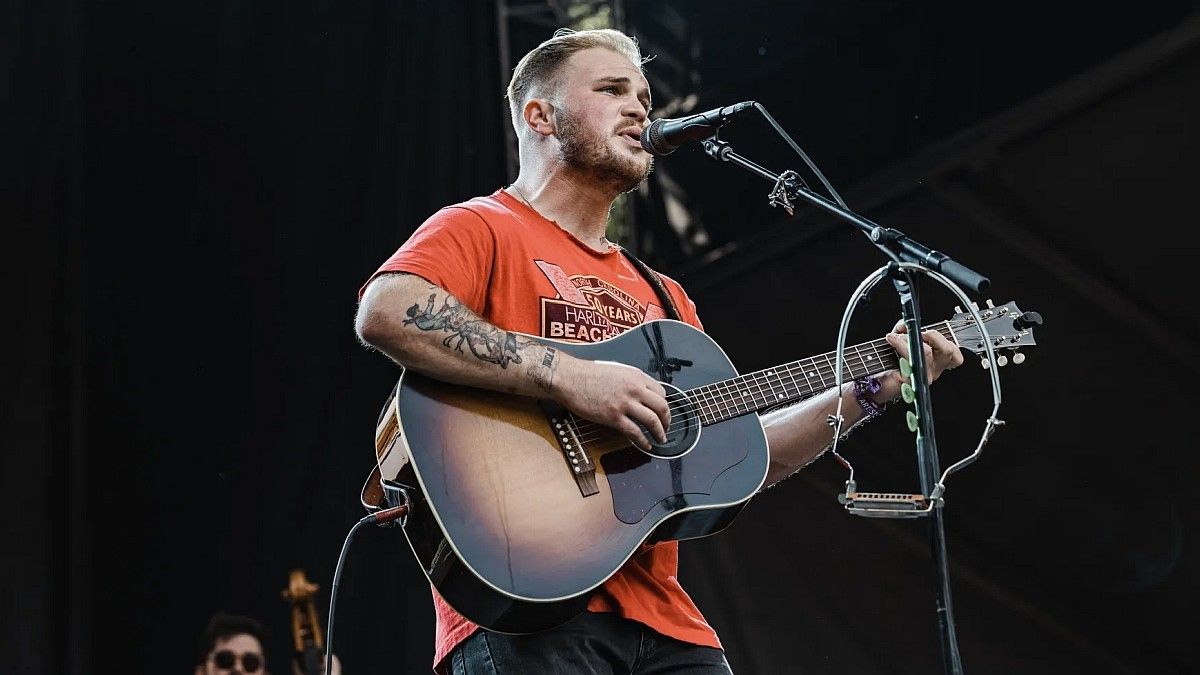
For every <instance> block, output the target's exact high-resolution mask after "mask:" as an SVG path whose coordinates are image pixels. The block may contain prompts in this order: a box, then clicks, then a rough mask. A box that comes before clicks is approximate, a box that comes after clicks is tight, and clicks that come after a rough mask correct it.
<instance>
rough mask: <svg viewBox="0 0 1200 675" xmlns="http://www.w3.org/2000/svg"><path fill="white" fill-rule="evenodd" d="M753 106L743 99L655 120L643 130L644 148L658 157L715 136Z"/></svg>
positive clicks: (750, 102)
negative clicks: (706, 109)
mask: <svg viewBox="0 0 1200 675" xmlns="http://www.w3.org/2000/svg"><path fill="white" fill-rule="evenodd" d="M754 105H755V103H754V101H744V102H742V103H735V104H733V105H730V106H725V107H724V108H713V109H712V110H709V111H708V112H702V113H700V114H698V115H690V116H688V117H681V118H679V119H667V118H660V119H656V120H654V121H653V122H651V123H650V124H649V125H647V126H646V128H645V129H642V149H643V150H645V151H646V152H648V153H650V154H652V155H655V156H658V157H662V156H664V155H669V154H671V153H672V152H675V149H676V148H678V147H679V146H681V145H683V144H684V143H687V142H689V141H698V140H700V139H703V138H708V137H709V136H712V135H713V134H715V133H717V129H720V128H721V127H723V126H725V123H726V122H728V121H729V120H730V119H732V118H733V117H734V116H735V115H737V114H738V113H740V112H742V111H743V110H747V109H748V108H752V107H754Z"/></svg>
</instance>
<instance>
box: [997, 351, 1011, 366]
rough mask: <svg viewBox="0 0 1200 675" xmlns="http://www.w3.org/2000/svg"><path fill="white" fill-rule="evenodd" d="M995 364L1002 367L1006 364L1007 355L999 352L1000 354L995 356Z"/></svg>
mask: <svg viewBox="0 0 1200 675" xmlns="http://www.w3.org/2000/svg"><path fill="white" fill-rule="evenodd" d="M996 365H998V366H1000V367H1001V368H1003V367H1004V366H1007V365H1008V357H1007V356H1005V355H1003V354H1001V355H1000V356H997V357H996Z"/></svg>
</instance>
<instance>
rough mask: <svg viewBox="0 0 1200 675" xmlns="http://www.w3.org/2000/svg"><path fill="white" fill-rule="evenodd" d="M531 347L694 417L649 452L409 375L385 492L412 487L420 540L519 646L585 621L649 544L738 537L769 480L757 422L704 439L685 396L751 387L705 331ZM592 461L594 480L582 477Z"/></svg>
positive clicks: (477, 611)
mask: <svg viewBox="0 0 1200 675" xmlns="http://www.w3.org/2000/svg"><path fill="white" fill-rule="evenodd" d="M532 339H535V340H539V341H541V342H544V343H547V344H553V345H554V347H555V348H556V349H559V350H562V351H564V352H567V353H569V354H571V355H573V356H577V357H579V358H585V359H592V360H600V361H616V362H619V363H624V364H627V365H630V366H634V367H636V368H639V369H641V370H643V371H644V372H646V373H647V374H649V375H650V376H651V377H654V378H655V379H656V380H659V381H660V382H664V383H665V384H666V385H668V390H669V392H668V393H669V396H668V399H669V400H670V399H671V398H672V396H670V394H672V393H674V394H675V396H674V398H675V401H676V403H678V402H683V405H678V406H677V409H676V411H675V414H676V416H675V417H674V418H673V420H672V425H671V426H672V429H671V431H673V432H674V433H673V435H672V439H671V440H669V441H668V443H667V444H666V445H665V446H656V447H655V448H654V449H652V451H651V453H646V452H643V451H641V450H639V449H637V448H636V447H634V446H632V445H631V444H629V442H628V441H627V440H625V439H623V438H622V437H620V436H619V434H617V432H615V431H612V430H609V429H607V428H604V427H599V426H598V425H595V424H592V423H590V422H587V421H586V420H580V419H575V418H573V417H572V416H570V415H569V414H568V413H567V412H566V411H564V410H562V409H559V408H556V407H555V406H554V405H553V404H550V403H548V402H545V401H538V400H535V399H531V398H526V397H521V396H512V395H504V394H499V393H496V392H492V391H487V390H483V389H476V388H470V387H462V386H457V385H451V384H446V383H443V382H440V381H438V380H434V379H432V378H429V377H425V376H422V375H420V374H417V373H414V372H411V371H407V372H405V373H404V374H403V375H402V377H401V380H400V383H399V385H398V387H397V390H396V392H395V394H394V401H389V406H388V407H392V406H394V409H395V413H396V414H395V419H396V420H397V421H398V426H397V428H396V429H395V433H394V434H392V438H391V439H390V440H388V442H386V443H382V444H380V445H379V446H378V447H377V452H378V453H379V456H378V459H379V460H380V468H381V469H382V475H383V477H384V478H390V479H392V482H394V483H399V484H402V485H406V487H407V488H408V492H409V498H410V512H409V515H408V519H407V521H406V523H405V525H404V532H405V536H406V537H407V538H408V541H409V544H410V545H411V547H412V549H413V553H414V554H415V556H416V558H417V560H418V561H419V562H420V564H421V565H422V567H423V569H424V571H425V573H426V574H427V575H428V577H429V580H430V582H431V583H432V584H433V586H434V587H435V588H436V589H437V591H438V593H440V594H441V595H442V597H443V598H444V599H445V600H446V601H447V602H448V603H449V604H450V605H451V606H452V607H454V609H455V610H457V611H458V612H459V613H461V614H462V615H463V616H465V617H467V618H468V619H470V620H471V621H474V622H475V623H478V624H480V625H482V626H484V627H486V628H488V629H491V630H495V631H500V632H506V633H529V632H535V631H539V630H545V629H548V628H552V627H554V626H557V625H560V624H562V623H565V622H566V621H569V620H570V619H571V618H573V617H575V616H576V615H578V614H580V613H581V612H583V611H584V610H585V608H586V606H587V603H588V599H589V597H590V591H592V590H593V589H594V588H596V587H597V586H599V585H600V584H602V583H603V582H604V581H605V580H606V579H608V578H609V577H610V576H612V575H613V574H614V573H615V572H616V571H617V570H618V569H619V568H620V567H621V566H622V565H623V564H624V563H625V561H627V560H628V559H629V558H630V556H631V555H633V554H634V553H635V552H637V551H638V550H639V548H640V547H641V546H642V545H643V543H654V542H658V541H664V540H674V539H688V538H694V537H703V536H706V535H709V534H713V533H714V532H717V531H719V530H721V529H723V528H724V527H726V526H727V525H729V524H730V522H732V520H733V518H734V517H735V516H736V515H737V513H738V512H739V511H740V510H741V509H742V507H743V506H744V505H745V503H746V501H747V500H748V499H749V498H750V497H751V496H753V495H754V494H755V492H757V491H758V489H759V488H760V487H761V486H762V483H763V481H764V479H765V477H766V472H767V460H768V452H767V443H766V437H765V435H764V433H763V429H762V426H761V424H760V423H759V419H758V415H756V414H748V415H743V416H740V417H735V418H733V419H727V420H724V421H722V422H721V423H719V424H713V425H711V426H705V425H703V424H702V419H703V417H704V411H702V410H699V409H696V408H694V407H692V406H689V405H687V403H686V401H687V399H686V398H685V397H684V396H683V395H682V393H681V392H682V391H687V390H690V389H693V388H696V387H701V386H704V385H707V384H711V383H716V382H720V381H722V380H727V379H729V378H731V377H733V376H735V375H737V373H736V371H735V370H734V368H733V365H732V364H731V363H730V361H729V359H728V357H727V356H726V355H725V353H724V352H723V351H722V350H721V348H720V347H719V346H717V344H716V343H715V342H713V341H712V340H711V339H710V338H709V337H708V336H706V335H704V334H703V333H702V332H700V331H698V330H696V329H695V328H692V327H691V326H689V325H687V324H684V323H681V322H678V321H671V320H661V321H652V322H649V323H647V324H643V325H641V326H638V327H636V328H634V329H631V330H629V331H627V332H625V333H623V334H622V335H620V336H618V337H615V338H612V339H609V340H606V341H604V342H598V343H591V344H573V343H559V342H555V341H552V340H541V339H539V338H532ZM511 367H520V365H519V364H513V365H512V366H511ZM672 387H674V388H678V389H679V390H680V392H675V391H674V390H673V389H672ZM731 395H732V394H731ZM387 414H388V408H385V416H386V415H387ZM552 420H557V422H552ZM564 420H565V421H568V422H569V423H567V424H566V425H565V429H564V427H561V426H556V425H557V424H563V423H564ZM568 446H569V449H568ZM580 446H582V450H583V451H584V452H586V453H587V455H586V458H587V459H586V461H584V462H583V463H582V467H584V468H585V469H586V468H588V462H590V464H591V468H592V469H593V472H594V480H590V479H588V480H585V479H586V478H588V475H587V474H588V473H589V472H588V471H584V472H583V475H581V474H580V472H579V471H576V469H577V468H579V467H580V466H581V465H580V464H579V463H573V462H572V459H571V457H572V455H570V453H571V452H573V451H578V450H579V449H580ZM574 457H575V458H576V459H580V458H581V457H580V456H578V455H575V456H574ZM405 459H406V460H407V461H405ZM589 493H590V494H589Z"/></svg>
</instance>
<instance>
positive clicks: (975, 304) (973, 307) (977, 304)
mask: <svg viewBox="0 0 1200 675" xmlns="http://www.w3.org/2000/svg"><path fill="white" fill-rule="evenodd" d="M971 309H973V310H975V311H976V312H978V311H979V303H978V302H972V303H971Z"/></svg>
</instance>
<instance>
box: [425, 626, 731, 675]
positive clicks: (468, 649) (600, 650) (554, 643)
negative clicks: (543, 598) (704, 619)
mask: <svg viewBox="0 0 1200 675" xmlns="http://www.w3.org/2000/svg"><path fill="white" fill-rule="evenodd" d="M447 659H448V660H449V665H450V672H451V673H452V675H492V674H493V673H500V674H503V675H507V674H509V673H512V674H514V675H516V674H519V675H525V674H527V673H536V674H537V675H543V674H544V675H557V674H558V673H563V674H564V675H576V674H579V675H616V674H617V673H620V674H621V675H659V674H660V673H689V674H690V673H699V674H703V675H732V672H733V671H731V670H730V669H729V664H728V663H727V662H726V661H725V652H723V651H721V650H720V649H714V648H712V647H701V646H699V645H694V644H690V643H687V642H681V641H679V640H676V639H674V638H669V637H666V636H664V635H660V634H658V633H656V632H655V631H653V630H651V629H650V628H647V627H646V626H643V625H642V624H640V623H637V622H636V621H630V620H628V619H622V618H621V617H619V616H617V615H615V614H612V613H611V612H584V613H583V614H581V615H579V616H578V617H576V618H574V619H572V620H571V621H569V622H568V623H566V624H564V625H562V626H559V627H558V628H555V629H553V630H549V631H545V632H542V633H533V634H531V635H505V634H503V633H491V632H488V631H485V630H479V631H476V633H475V634H474V635H472V636H471V637H469V638H467V639H466V640H464V641H463V642H462V644H460V645H459V646H458V647H456V648H455V649H454V651H452V652H450V655H449V656H448V657H447Z"/></svg>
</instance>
